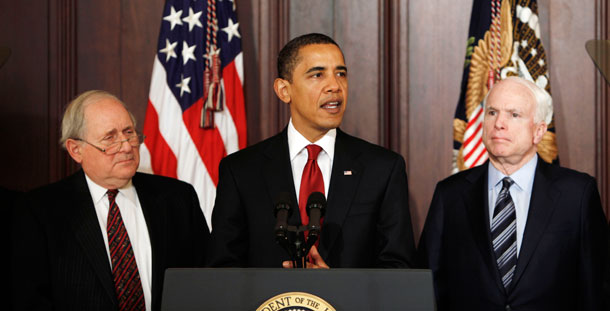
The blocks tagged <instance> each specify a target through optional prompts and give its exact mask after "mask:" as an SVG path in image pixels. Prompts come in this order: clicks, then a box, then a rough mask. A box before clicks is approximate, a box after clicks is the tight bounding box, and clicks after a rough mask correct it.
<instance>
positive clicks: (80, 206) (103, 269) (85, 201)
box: [65, 170, 117, 305]
mask: <svg viewBox="0 0 610 311" xmlns="http://www.w3.org/2000/svg"><path fill="white" fill-rule="evenodd" d="M69 183H70V187H71V189H75V190H76V191H75V193H74V196H73V197H70V198H67V199H68V200H69V201H66V202H65V204H66V205H68V206H72V209H73V213H72V214H73V215H74V217H73V218H72V228H73V230H74V234H75V237H76V240H77V241H78V242H79V244H80V247H82V248H83V251H84V254H85V256H86V257H87V259H88V260H89V262H90V264H91V266H92V267H93V270H94V271H95V274H96V275H97V277H98V278H99V280H100V283H101V284H102V287H103V288H104V290H105V291H106V293H107V294H108V296H109V298H110V299H111V301H112V302H113V303H114V304H115V305H117V300H116V294H115V290H114V281H113V280H112V271H111V268H110V263H109V262H108V253H107V252H106V248H105V244H104V239H103V236H102V234H101V232H100V230H103V229H102V228H100V225H99V221H98V219H97V214H96V212H95V207H94V206H93V201H92V200H91V194H90V192H89V187H87V181H86V180H85V173H84V172H83V171H82V170H81V171H79V172H78V173H76V174H75V175H73V176H72V177H71V178H70V180H69ZM104 229H105V228H104Z"/></svg>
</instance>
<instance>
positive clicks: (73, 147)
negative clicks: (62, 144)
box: [66, 138, 83, 163]
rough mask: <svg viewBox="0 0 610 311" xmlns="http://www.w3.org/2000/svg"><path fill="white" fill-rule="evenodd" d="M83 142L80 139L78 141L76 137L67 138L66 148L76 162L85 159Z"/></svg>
mask: <svg viewBox="0 0 610 311" xmlns="http://www.w3.org/2000/svg"><path fill="white" fill-rule="evenodd" d="M81 147H82V144H81V142H80V141H76V140H74V139H71V138H70V139H68V140H66V150H68V153H69V154H70V157H72V159H74V161H76V163H81V162H82V161H83V156H82V154H81Z"/></svg>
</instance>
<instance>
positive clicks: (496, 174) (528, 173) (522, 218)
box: [487, 154, 538, 256]
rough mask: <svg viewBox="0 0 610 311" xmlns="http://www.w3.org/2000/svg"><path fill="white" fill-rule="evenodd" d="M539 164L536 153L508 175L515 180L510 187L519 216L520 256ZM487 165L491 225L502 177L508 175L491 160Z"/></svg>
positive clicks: (518, 243) (518, 248)
mask: <svg viewBox="0 0 610 311" xmlns="http://www.w3.org/2000/svg"><path fill="white" fill-rule="evenodd" d="M537 164H538V154H535V155H534V156H533V157H532V159H530V160H529V161H528V162H527V163H526V164H525V165H523V166H522V167H521V168H520V169H519V170H517V171H516V172H514V173H513V174H512V175H510V176H508V177H510V178H511V179H512V180H513V181H514V182H515V183H514V184H513V185H512V186H511V187H510V196H511V197H512V199H513V202H514V203H515V213H516V217H517V256H519V252H520V251H521V241H522V240H523V232H524V231H525V225H526V224H527V213H528V211H529V209H530V199H531V197H532V187H533V186H534V174H535V173H536V165H537ZM487 167H488V171H487V173H488V174H487V197H488V200H489V201H488V203H489V204H488V206H489V225H490V226H491V222H492V219H493V214H494V207H495V205H496V199H497V197H498V194H499V193H500V190H502V179H503V178H504V177H507V176H506V175H504V174H503V173H502V172H500V171H499V170H498V169H496V168H495V167H494V166H493V165H492V164H491V162H489V165H488V166H487Z"/></svg>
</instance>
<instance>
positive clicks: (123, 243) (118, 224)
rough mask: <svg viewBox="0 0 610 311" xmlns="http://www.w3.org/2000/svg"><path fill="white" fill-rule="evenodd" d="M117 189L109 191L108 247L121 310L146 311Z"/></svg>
mask: <svg viewBox="0 0 610 311" xmlns="http://www.w3.org/2000/svg"><path fill="white" fill-rule="evenodd" d="M118 193H119V191H118V190H117V189H111V190H108V201H109V203H110V209H109V210H108V224H107V225H106V228H107V230H108V246H109V249H110V258H111V260H112V277H113V279H114V288H115V292H116V297H117V300H118V301H119V310H120V311H127V310H145V309H146V306H145V302H144V292H143V290H142V282H141V281H140V273H139V272H138V265H137V264H136V258H135V256H134V254H133V249H132V248H131V242H130V241H129V235H128V234H127V229H125V224H124V223H123V218H122V217H121V211H120V210H119V206H118V205H117V203H116V196H117V194H118Z"/></svg>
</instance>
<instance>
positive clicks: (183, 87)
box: [176, 75, 191, 97]
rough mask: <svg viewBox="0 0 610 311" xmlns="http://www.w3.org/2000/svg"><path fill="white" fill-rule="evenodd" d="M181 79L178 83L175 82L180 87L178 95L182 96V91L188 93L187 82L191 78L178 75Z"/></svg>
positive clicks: (189, 90) (189, 89)
mask: <svg viewBox="0 0 610 311" xmlns="http://www.w3.org/2000/svg"><path fill="white" fill-rule="evenodd" d="M180 77H181V79H182V81H180V83H178V84H176V86H177V87H179V88H180V97H182V94H184V92H187V93H190V92H191V88H190V87H189V82H191V78H190V77H187V78H185V77H184V75H180Z"/></svg>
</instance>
